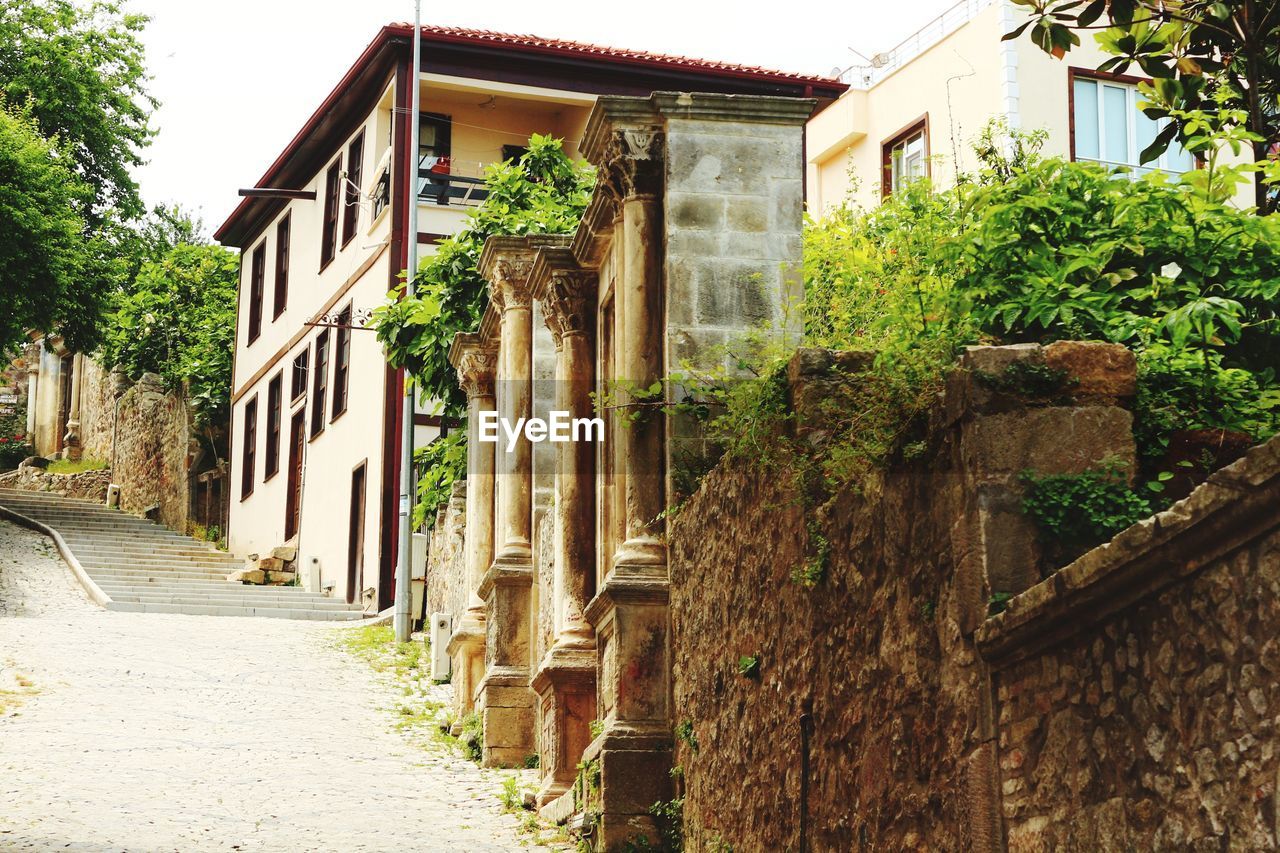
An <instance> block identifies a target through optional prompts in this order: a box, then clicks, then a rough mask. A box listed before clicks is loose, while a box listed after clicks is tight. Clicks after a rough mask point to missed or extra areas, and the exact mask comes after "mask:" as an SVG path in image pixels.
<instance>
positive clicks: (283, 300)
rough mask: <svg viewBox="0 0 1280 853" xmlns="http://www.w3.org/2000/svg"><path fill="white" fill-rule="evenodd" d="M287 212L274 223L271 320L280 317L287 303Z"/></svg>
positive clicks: (288, 229)
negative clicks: (274, 260) (274, 241)
mask: <svg viewBox="0 0 1280 853" xmlns="http://www.w3.org/2000/svg"><path fill="white" fill-rule="evenodd" d="M291 227H292V226H291V224H290V221H289V214H288V213H286V214H285V215H284V217H283V218H282V219H281V220H280V221H279V222H277V223H276V278H275V293H274V297H275V298H274V302H273V303H272V312H271V320H272V322H275V321H276V320H278V319H280V315H281V314H283V313H284V309H285V308H286V307H287V306H288V304H289V252H290V250H291V249H292V241H291V240H290V234H289V231H290V230H291Z"/></svg>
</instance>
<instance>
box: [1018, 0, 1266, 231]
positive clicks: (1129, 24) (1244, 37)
mask: <svg viewBox="0 0 1280 853" xmlns="http://www.w3.org/2000/svg"><path fill="white" fill-rule="evenodd" d="M1015 2H1016V3H1018V4H1019V5H1021V6H1025V7H1026V8H1027V10H1028V12H1029V14H1030V15H1031V20H1029V21H1027V22H1026V23H1024V24H1023V25H1022V26H1020V27H1018V28H1017V29H1015V30H1014V31H1013V32H1011V33H1009V34H1007V35H1006V36H1005V38H1006V39H1009V38H1016V37H1018V36H1020V35H1021V34H1022V33H1023V32H1024V31H1026V30H1027V29H1028V28H1030V30H1031V38H1032V40H1033V41H1035V43H1036V44H1037V45H1038V46H1039V47H1040V48H1041V49H1043V50H1044V51H1046V52H1048V53H1051V54H1053V55H1054V56H1056V57H1058V58H1062V57H1063V56H1064V55H1065V54H1066V53H1067V52H1068V51H1070V50H1071V49H1072V48H1073V47H1075V46H1077V45H1079V44H1080V36H1079V35H1078V33H1079V32H1082V31H1098V33H1097V41H1098V43H1099V44H1100V45H1101V47H1102V48H1103V50H1105V51H1107V52H1108V53H1110V54H1112V58H1111V59H1108V60H1106V61H1105V62H1103V63H1102V64H1101V65H1100V66H1099V70H1102V71H1113V72H1124V71H1126V70H1127V69H1128V68H1129V67H1130V66H1131V65H1137V66H1138V68H1140V69H1141V70H1142V72H1143V73H1144V74H1146V75H1148V76H1150V77H1151V78H1152V79H1153V81H1154V82H1153V84H1151V85H1147V84H1143V86H1142V91H1143V93H1144V95H1145V96H1146V103H1145V105H1144V110H1143V111H1144V112H1145V113H1146V114H1147V115H1148V116H1149V117H1151V118H1168V119H1170V122H1169V124H1168V125H1167V126H1166V127H1165V128H1164V129H1163V130H1162V131H1161V132H1160V133H1159V134H1158V135H1157V137H1156V139H1155V141H1154V142H1152V144H1151V145H1150V146H1148V147H1147V149H1146V150H1145V151H1143V152H1142V160H1143V162H1147V161H1149V160H1152V159H1154V158H1156V157H1158V156H1159V155H1160V154H1161V153H1162V152H1163V151H1164V150H1165V149H1166V148H1167V147H1168V146H1169V143H1171V142H1172V141H1173V140H1174V139H1175V138H1178V139H1180V140H1181V141H1182V142H1183V144H1184V145H1186V147H1187V148H1188V150H1191V151H1193V152H1197V153H1199V152H1200V151H1203V146H1202V145H1198V144H1197V143H1203V141H1204V140H1205V139H1206V130H1214V131H1221V130H1223V129H1225V128H1226V127H1227V126H1229V125H1231V124H1236V123H1238V124H1239V125H1240V126H1241V127H1242V128H1243V129H1244V130H1246V131H1247V133H1248V138H1247V140H1245V141H1247V142H1248V143H1249V144H1250V145H1251V146H1252V149H1253V158H1254V160H1255V161H1256V162H1258V163H1263V162H1264V161H1266V160H1267V159H1268V157H1274V156H1275V155H1274V152H1275V151H1276V146H1277V145H1280V107H1278V106H1277V99H1278V98H1280V0H1181V2H1174V3H1170V2H1164V0H1088V2H1085V0H1015ZM1206 116H1208V117H1210V121H1212V118H1213V117H1215V116H1217V117H1222V118H1225V122H1224V121H1221V120H1220V121H1218V122H1216V124H1217V126H1216V127H1210V128H1206V127H1205V126H1204V125H1205V122H1206ZM1237 117H1238V118H1237ZM1271 175H1272V177H1271V178H1268V176H1267V174H1266V172H1264V171H1258V172H1257V173H1256V174H1255V176H1254V182H1255V204H1256V206H1257V210H1258V212H1259V213H1269V212H1272V211H1274V210H1275V209H1276V204H1277V195H1276V193H1275V192H1274V191H1273V190H1272V189H1271V188H1270V187H1269V186H1268V183H1269V182H1273V181H1274V176H1275V170H1274V169H1273V170H1272V173H1271Z"/></svg>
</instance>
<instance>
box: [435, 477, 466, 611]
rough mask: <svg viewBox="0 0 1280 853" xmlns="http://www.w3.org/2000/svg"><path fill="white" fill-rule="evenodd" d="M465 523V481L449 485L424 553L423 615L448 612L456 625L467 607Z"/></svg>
mask: <svg viewBox="0 0 1280 853" xmlns="http://www.w3.org/2000/svg"><path fill="white" fill-rule="evenodd" d="M466 524H467V482H466V480H458V481H457V482H455V483H454V484H453V492H452V494H451V495H450V496H449V503H447V504H445V505H444V506H443V507H441V508H440V510H439V511H438V512H437V513H436V521H435V525H434V526H433V527H432V528H431V549H430V551H428V552H427V616H428V618H429V617H430V616H431V614H432V613H448V614H449V615H450V616H452V617H453V624H454V626H455V627H456V626H457V624H458V619H459V617H461V616H462V612H463V611H464V610H466V609H467V579H466V572H467V570H466V554H465V551H464V548H463V532H464V530H465V528H466Z"/></svg>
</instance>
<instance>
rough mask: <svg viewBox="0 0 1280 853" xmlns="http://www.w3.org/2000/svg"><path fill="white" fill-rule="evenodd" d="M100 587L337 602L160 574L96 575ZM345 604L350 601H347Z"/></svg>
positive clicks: (297, 591) (289, 589)
mask: <svg viewBox="0 0 1280 853" xmlns="http://www.w3.org/2000/svg"><path fill="white" fill-rule="evenodd" d="M94 581H95V582H96V583H97V584H98V586H100V587H102V588H103V589H104V590H106V589H119V590H137V591H138V592H146V591H151V592H154V591H156V590H163V591H165V592H171V591H179V592H180V591H184V590H185V591H188V592H191V593H196V594H199V593H203V592H223V591H225V590H232V591H234V592H244V593H246V594H249V595H287V596H289V597H291V598H297V597H302V598H309V599H315V600H316V601H337V599H335V598H329V597H328V596H326V595H324V594H323V593H319V592H308V591H307V590H305V589H303V588H302V587H300V586H255V585H253V584H242V583H234V582H232V581H225V580H216V579H213V578H159V577H149V578H147V577H139V578H130V577H103V578H94ZM343 603H344V604H345V603H346V602H343Z"/></svg>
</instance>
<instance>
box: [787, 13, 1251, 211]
mask: <svg viewBox="0 0 1280 853" xmlns="http://www.w3.org/2000/svg"><path fill="white" fill-rule="evenodd" d="M1025 20H1026V18H1025V17H1024V16H1022V14H1021V13H1020V12H1016V11H1014V9H1013V7H1012V6H1011V5H1009V4H1008V0H997V2H995V3H993V4H992V5H991V6H988V7H987V8H986V9H984V10H982V11H981V12H979V13H978V14H977V15H976V16H975V17H974V18H973V20H971V21H969V22H968V23H967V24H965V25H963V26H962V27H960V28H959V29H957V30H956V31H955V32H953V33H952V34H951V35H949V36H947V37H946V38H945V39H943V40H942V41H940V42H939V43H937V44H935V45H933V46H932V47H930V48H928V49H927V50H925V51H924V52H923V53H922V54H920V55H919V56H917V57H916V58H914V59H912V60H911V61H910V62H908V63H907V64H906V65H904V66H902V67H901V68H899V69H898V70H897V71H895V72H894V73H892V74H890V75H889V76H888V77H886V78H884V79H883V80H881V81H880V82H878V83H877V84H875V85H874V86H872V87H871V88H870V89H867V90H856V89H851V90H850V91H849V92H847V93H846V94H845V95H844V96H842V97H841V98H840V99H839V100H838V101H837V102H836V103H835V104H833V105H832V106H830V107H828V108H827V109H826V110H825V111H823V112H822V113H820V114H819V115H818V116H816V117H815V118H814V119H813V120H812V121H810V122H809V125H808V127H807V128H806V145H807V157H808V160H809V163H808V190H807V199H806V201H807V203H808V208H809V212H810V213H811V214H813V215H815V216H821V215H822V214H823V213H825V212H826V211H829V210H831V209H832V208H834V207H837V206H839V205H840V204H841V203H842V202H844V201H845V200H846V199H852V200H853V202H855V203H856V204H859V205H862V206H864V207H870V206H874V205H875V204H878V203H879V201H880V198H881V194H880V186H879V185H880V162H881V150H882V144H883V143H884V141H885V140H887V139H889V138H891V137H892V136H893V135H894V133H895V132H897V131H898V130H899V129H901V128H902V127H904V126H905V125H907V124H909V123H910V122H912V121H914V120H915V119H916V118H918V117H920V116H921V115H924V114H926V113H927V114H928V116H929V153H930V155H931V160H930V170H931V171H930V174H931V177H932V178H933V180H934V182H935V183H937V184H939V185H941V186H948V185H950V184H951V183H952V182H953V181H954V180H955V175H956V172H957V167H958V168H959V170H960V171H963V170H966V169H972V168H974V167H975V166H976V162H975V160H974V157H973V154H972V151H971V143H972V140H973V138H974V137H975V136H976V135H977V133H978V132H979V131H981V129H982V127H983V126H984V125H985V124H986V123H987V121H988V120H989V119H991V118H994V117H997V116H1004V117H1006V118H1008V119H1009V123H1010V125H1011V126H1013V127H1017V128H1021V129H1023V130H1033V129H1043V130H1045V131H1047V132H1048V138H1047V139H1046V141H1045V145H1044V148H1043V151H1044V153H1045V154H1046V155H1048V156H1061V157H1069V156H1070V155H1071V135H1070V134H1071V107H1070V101H1069V69H1070V68H1071V67H1073V66H1074V67H1077V68H1082V69H1086V70H1088V69H1094V68H1097V67H1098V65H1100V64H1101V63H1102V62H1103V61H1104V60H1105V59H1107V58H1108V57H1109V55H1108V54H1105V53H1103V52H1102V50H1101V49H1100V48H1099V47H1098V46H1097V44H1096V42H1095V41H1094V40H1093V38H1092V37H1091V36H1090V35H1088V34H1085V35H1084V36H1083V37H1082V39H1081V41H1082V43H1081V45H1080V46H1079V47H1076V48H1075V49H1073V50H1072V51H1071V52H1070V53H1068V54H1067V55H1066V57H1065V58H1064V59H1061V60H1059V59H1055V58H1054V57H1052V56H1051V55H1049V54H1047V53H1045V52H1044V51H1042V50H1040V48H1038V47H1036V45H1035V44H1034V43H1033V42H1032V41H1031V39H1030V37H1029V36H1027V35H1025V34H1024V35H1023V36H1022V37H1020V38H1017V39H1014V40H1012V41H1009V42H1003V41H1001V36H1003V35H1004V33H1006V32H1009V31H1011V30H1012V29H1014V28H1015V27H1016V26H1018V25H1019V24H1020V23H1022V22H1023V21H1025ZM948 81H950V82H949V83H948ZM1241 159H1243V158H1230V157H1229V158H1228V160H1229V161H1231V160H1234V161H1237V162H1239V161H1240V160H1241ZM851 171H852V174H853V176H854V177H855V181H853V182H851V181H850V172H851ZM851 187H856V188H855V189H852V190H851ZM1235 203H1236V204H1237V205H1238V206H1242V207H1248V206H1250V205H1251V203H1252V190H1251V189H1250V187H1249V186H1243V187H1241V188H1240V190H1239V191H1238V192H1237V195H1236V201H1235Z"/></svg>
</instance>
